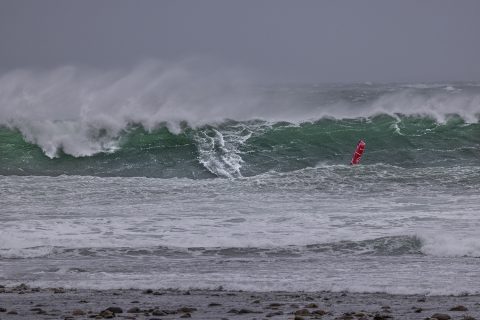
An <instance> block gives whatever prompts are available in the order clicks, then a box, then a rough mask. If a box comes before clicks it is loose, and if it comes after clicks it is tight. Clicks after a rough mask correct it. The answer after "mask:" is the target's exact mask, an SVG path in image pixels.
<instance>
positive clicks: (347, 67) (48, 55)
mask: <svg viewBox="0 0 480 320" xmlns="http://www.w3.org/2000/svg"><path fill="white" fill-rule="evenodd" d="M479 16H480V1H476V0H471V1H468V0H459V1H458V0H456V1H453V0H451V1H443V0H424V1H421V0H415V1H410V0H398V1H389V0H377V1H375V0H370V1H368V0H365V1H362V0H351V1H347V0H340V1H339V0H335V1H333V0H332V1H320V0H318V1H309V0H290V1H285V0H236V1H233V0H190V1H186V0H178V1H170V0H165V1H162V0H158V1H148V0H130V1H126V0H81V1H80V0H77V1H74V0H0V70H1V71H3V72H5V71H8V70H11V69H15V68H30V67H42V68H43V67H48V68H50V67H56V66H62V65H65V64H81V65H88V66H94V67H101V68H111V67H122V66H130V65H134V64H136V63H139V62H141V61H142V60H144V59H148V58H150V59H151V58H154V59H161V60H177V61H178V60H180V59H183V58H191V57H198V56H200V57H208V58H209V59H210V60H213V61H216V60H218V61H220V64H221V65H227V66H229V65H234V66H236V67H243V68H246V69H252V70H255V71H256V72H258V73H259V74H262V75H264V76H265V77H267V78H268V79H270V80H271V81H276V82H284V81H285V82H295V81H301V82H356V81H380V82H381V81H441V80H467V81H470V80H473V81H478V80H480V18H479Z"/></svg>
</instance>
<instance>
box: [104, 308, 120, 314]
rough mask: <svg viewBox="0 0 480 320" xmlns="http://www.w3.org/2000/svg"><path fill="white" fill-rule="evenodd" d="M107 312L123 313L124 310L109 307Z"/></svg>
mask: <svg viewBox="0 0 480 320" xmlns="http://www.w3.org/2000/svg"><path fill="white" fill-rule="evenodd" d="M105 310H108V311H111V312H113V313H123V309H122V308H120V307H108V308H107V309H105Z"/></svg>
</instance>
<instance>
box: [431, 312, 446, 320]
mask: <svg viewBox="0 0 480 320" xmlns="http://www.w3.org/2000/svg"><path fill="white" fill-rule="evenodd" d="M430 318H435V319H437V320H450V319H451V317H450V316H449V315H448V314H445V313H435V314H434V315H432V316H431V317H430Z"/></svg>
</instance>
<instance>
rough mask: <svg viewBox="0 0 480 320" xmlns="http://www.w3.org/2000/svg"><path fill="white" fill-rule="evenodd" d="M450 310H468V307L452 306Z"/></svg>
mask: <svg viewBox="0 0 480 320" xmlns="http://www.w3.org/2000/svg"><path fill="white" fill-rule="evenodd" d="M450 311H468V309H467V307H465V306H462V305H460V306H456V307H453V308H451V309H450Z"/></svg>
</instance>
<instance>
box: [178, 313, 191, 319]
mask: <svg viewBox="0 0 480 320" xmlns="http://www.w3.org/2000/svg"><path fill="white" fill-rule="evenodd" d="M191 317H192V315H191V314H190V313H188V312H187V313H184V314H183V315H181V316H180V318H191Z"/></svg>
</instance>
